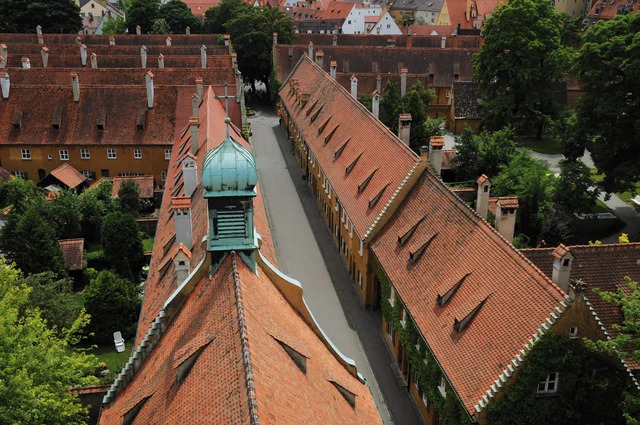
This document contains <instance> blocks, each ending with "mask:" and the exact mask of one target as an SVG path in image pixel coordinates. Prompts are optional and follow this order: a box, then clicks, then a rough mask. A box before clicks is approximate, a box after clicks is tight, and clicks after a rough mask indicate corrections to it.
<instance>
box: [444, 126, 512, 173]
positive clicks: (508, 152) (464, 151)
mask: <svg viewBox="0 0 640 425" xmlns="http://www.w3.org/2000/svg"><path fill="white" fill-rule="evenodd" d="M513 137H514V134H513V129H512V128H510V127H507V128H504V129H502V130H498V131H496V132H493V133H489V132H487V131H483V132H482V133H479V134H475V133H474V132H473V131H472V130H471V129H470V128H468V127H467V128H465V129H464V131H463V132H462V134H461V135H460V136H459V137H457V138H456V142H455V151H456V154H455V156H454V157H453V164H454V167H455V168H456V174H457V175H458V176H459V178H462V179H472V180H474V179H476V178H478V177H480V176H481V175H482V174H486V175H487V176H489V177H493V176H496V175H497V174H498V173H499V172H500V167H501V166H503V165H506V164H508V163H509V161H511V158H512V157H513V155H515V153H516V143H515V142H514V141H513Z"/></svg>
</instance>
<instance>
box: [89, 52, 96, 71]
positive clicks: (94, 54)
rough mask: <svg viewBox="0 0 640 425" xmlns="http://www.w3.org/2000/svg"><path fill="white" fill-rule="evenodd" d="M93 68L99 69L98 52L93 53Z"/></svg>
mask: <svg viewBox="0 0 640 425" xmlns="http://www.w3.org/2000/svg"><path fill="white" fill-rule="evenodd" d="M91 68H93V69H96V68H98V55H96V52H93V53H91Z"/></svg>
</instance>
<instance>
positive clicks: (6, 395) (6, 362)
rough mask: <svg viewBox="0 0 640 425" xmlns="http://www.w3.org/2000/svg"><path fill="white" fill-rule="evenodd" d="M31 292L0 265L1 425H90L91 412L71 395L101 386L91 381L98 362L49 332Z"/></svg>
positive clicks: (79, 323)
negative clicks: (75, 390) (31, 303)
mask: <svg viewBox="0 0 640 425" xmlns="http://www.w3.org/2000/svg"><path fill="white" fill-rule="evenodd" d="M30 291H31V289H30V288H29V287H27V286H25V285H21V284H20V278H19V273H18V271H17V270H16V269H15V268H13V267H12V266H10V265H7V264H6V263H5V262H4V259H0V335H2V338H0V383H1V385H0V423H3V424H33V425H40V424H51V425H58V424H59V425H80V424H85V423H86V421H87V419H88V418H87V409H86V408H83V407H82V406H81V405H80V403H79V401H78V398H77V396H75V395H73V394H71V393H70V392H69V389H70V388H74V387H77V386H83V385H95V384H97V383H98V380H97V378H95V377H94V376H91V374H92V373H93V372H94V371H95V370H96V368H97V359H96V358H95V357H94V356H91V355H87V354H84V353H82V352H77V351H75V350H73V349H72V347H71V346H70V342H69V341H70V340H69V339H63V338H59V337H58V336H57V335H56V333H55V332H54V331H52V330H51V329H49V328H48V327H47V325H46V323H45V321H44V320H43V319H42V317H41V316H40V313H39V311H38V310H33V309H31V308H30V306H29V297H30V294H29V293H30ZM85 319H86V317H83V318H80V319H78V320H77V321H76V322H75V323H74V325H73V326H72V328H73V329H74V330H78V329H79V328H81V327H82V326H83V325H84V323H86V320H85Z"/></svg>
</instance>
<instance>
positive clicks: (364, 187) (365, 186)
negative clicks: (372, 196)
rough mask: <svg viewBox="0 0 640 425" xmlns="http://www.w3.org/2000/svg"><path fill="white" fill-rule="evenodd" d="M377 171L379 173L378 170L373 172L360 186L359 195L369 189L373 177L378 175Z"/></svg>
mask: <svg viewBox="0 0 640 425" xmlns="http://www.w3.org/2000/svg"><path fill="white" fill-rule="evenodd" d="M376 171H378V169H377V168H376V169H375V170H373V172H372V173H371V174H369V177H367V178H366V179H365V181H363V182H362V183H360V185H359V186H358V193H362V192H363V191H364V190H365V189H366V188H367V186H368V185H369V182H370V181H371V179H372V178H373V176H374V175H375V174H376Z"/></svg>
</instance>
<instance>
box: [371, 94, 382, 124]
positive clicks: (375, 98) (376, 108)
mask: <svg viewBox="0 0 640 425" xmlns="http://www.w3.org/2000/svg"><path fill="white" fill-rule="evenodd" d="M371 113H372V114H373V116H374V117H376V119H380V93H378V90H374V91H373V93H372V94H371Z"/></svg>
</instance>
